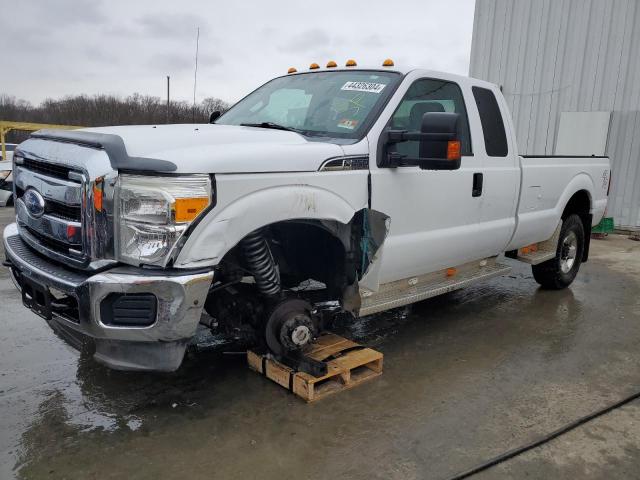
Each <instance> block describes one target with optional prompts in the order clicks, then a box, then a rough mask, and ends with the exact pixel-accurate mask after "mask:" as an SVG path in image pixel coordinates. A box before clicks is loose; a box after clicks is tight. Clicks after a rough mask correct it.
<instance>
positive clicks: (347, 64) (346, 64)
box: [344, 58, 358, 67]
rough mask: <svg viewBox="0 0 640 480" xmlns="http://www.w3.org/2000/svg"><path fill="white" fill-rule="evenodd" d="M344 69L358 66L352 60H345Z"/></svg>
mask: <svg viewBox="0 0 640 480" xmlns="http://www.w3.org/2000/svg"><path fill="white" fill-rule="evenodd" d="M344 65H345V67H357V66H358V64H357V63H356V61H355V60H353V59H352V58H350V59H349V60H347V63H345V64H344Z"/></svg>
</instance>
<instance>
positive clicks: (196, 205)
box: [175, 197, 209, 222]
mask: <svg viewBox="0 0 640 480" xmlns="http://www.w3.org/2000/svg"><path fill="white" fill-rule="evenodd" d="M208 205H209V199H208V198H206V197H194V198H177V199H176V203H175V214H176V222H190V221H191V220H194V219H195V218H196V217H197V216H198V215H199V214H200V212H202V211H203V210H204V209H205V208H207V206H208Z"/></svg>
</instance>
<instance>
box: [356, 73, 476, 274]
mask: <svg viewBox="0 0 640 480" xmlns="http://www.w3.org/2000/svg"><path fill="white" fill-rule="evenodd" d="M437 111H439V112H455V113H458V114H460V124H461V132H460V141H461V153H462V160H461V167H460V169H458V170H437V171H436V170H422V169H420V168H419V167H416V166H402V167H397V168H380V167H378V166H377V165H376V164H374V162H371V163H372V165H371V167H370V168H371V208H372V209H374V210H377V211H380V212H383V213H384V214H386V215H388V216H389V217H390V226H389V232H388V236H387V238H386V240H385V243H384V246H383V251H382V252H381V255H380V259H381V264H380V265H379V266H378V268H377V269H376V270H377V278H376V279H375V280H377V282H371V279H369V280H368V281H367V282H366V283H367V284H368V285H369V286H373V285H374V283H379V284H383V283H387V282H392V281H395V280H400V279H406V278H411V277H414V276H418V275H421V274H425V273H429V272H433V271H436V270H440V269H444V268H448V267H453V266H457V265H461V264H463V263H465V262H468V261H471V260H474V259H475V258H474V257H475V256H477V255H476V254H477V252H475V251H474V248H473V247H474V227H473V225H474V224H475V223H476V222H478V221H479V219H480V216H479V205H480V204H479V202H478V199H477V198H475V197H474V196H472V186H473V179H474V174H476V173H479V172H481V171H482V165H481V163H480V162H479V161H478V159H477V158H475V157H474V156H473V154H472V151H471V138H470V134H469V121H468V117H467V109H466V107H465V99H464V96H463V93H462V90H461V89H460V87H459V85H457V84H456V83H455V82H453V81H446V80H441V79H432V78H418V79H416V80H414V81H413V83H411V85H410V86H409V88H408V89H407V90H406V93H405V94H404V96H403V97H402V100H401V101H400V102H399V104H398V106H397V108H396V109H395V111H394V112H393V114H392V115H391V118H390V120H389V121H388V122H387V124H386V126H385V128H391V129H402V130H409V131H418V130H420V123H421V120H422V116H423V115H424V113H426V112H437ZM372 137H375V138H376V139H377V138H378V137H379V135H376V134H374V135H372ZM370 147H371V150H374V149H375V148H376V147H375V144H370ZM395 148H396V149H397V150H396V151H397V152H398V153H401V154H406V155H408V156H418V150H419V145H418V142H403V143H401V144H398V145H397V146H396V147H395ZM378 151H380V149H378ZM375 163H377V164H380V161H379V159H377V161H376V162H375Z"/></svg>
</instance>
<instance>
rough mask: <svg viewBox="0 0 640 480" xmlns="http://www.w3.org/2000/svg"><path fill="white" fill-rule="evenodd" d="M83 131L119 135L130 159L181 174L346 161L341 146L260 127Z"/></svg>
mask: <svg viewBox="0 0 640 480" xmlns="http://www.w3.org/2000/svg"><path fill="white" fill-rule="evenodd" d="M80 131H85V132H94V133H106V134H112V135H118V136H119V137H121V138H122V140H123V141H124V144H125V147H126V150H127V153H128V155H129V156H130V157H143V158H154V159H158V160H166V161H169V162H171V163H173V164H175V165H176V166H177V167H178V168H177V170H176V172H177V173H257V172H309V171H316V170H318V168H319V167H320V165H322V163H323V162H324V161H325V160H327V159H328V158H332V157H339V156H342V155H343V150H342V148H341V147H340V146H339V145H336V144H333V143H328V142H318V141H309V140H307V139H306V138H305V137H304V136H302V135H300V134H298V133H295V132H287V131H284V130H273V129H266V128H259V127H239V126H234V125H211V124H195V125H191V124H179V125H134V126H121V127H100V128H86V129H82V130H80Z"/></svg>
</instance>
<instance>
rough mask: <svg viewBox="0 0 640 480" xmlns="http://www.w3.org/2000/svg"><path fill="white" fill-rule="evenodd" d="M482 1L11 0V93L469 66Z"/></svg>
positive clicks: (216, 84)
mask: <svg viewBox="0 0 640 480" xmlns="http://www.w3.org/2000/svg"><path fill="white" fill-rule="evenodd" d="M473 10H474V0H455V1H451V0H406V1H401V0H385V1H379V0H368V1H364V0H355V1H348V0H338V1H335V0H321V1H314V2H311V1H304V0H299V1H283V0H264V1H260V0H253V1H249V0H233V1H221V2H218V1H214V0H202V1H197V0H172V1H160V0H156V1H153V0H126V1H122V0H48V1H47V0H40V1H37V0H19V1H9V0H3V6H2V7H0V45H2V47H3V48H2V60H3V61H2V70H1V73H0V93H6V94H9V95H15V96H16V97H18V98H23V99H25V100H29V101H31V102H34V103H37V102H39V101H41V100H43V99H44V98H47V97H53V98H58V97H61V96H64V95H74V94H80V93H87V94H95V93H112V94H118V95H125V96H126V95H130V94H132V93H134V92H139V93H142V94H148V95H155V96H161V97H164V96H165V95H166V75H170V76H171V96H172V98H174V99H183V100H191V99H192V95H193V69H194V57H195V43H196V28H197V27H200V53H199V59H198V86H197V94H196V98H197V100H201V99H203V98H205V97H210V96H213V97H218V98H222V99H223V100H227V101H231V102H233V101H236V100H238V99H239V98H241V97H242V96H244V95H245V94H246V93H248V92H249V91H250V90H252V89H254V88H255V87H257V86H259V85H260V84H262V83H264V82H265V81H267V80H269V79H270V78H272V77H274V76H276V75H281V74H283V73H285V72H286V70H287V68H288V67H290V66H295V67H297V68H298V69H302V68H307V67H308V65H309V63H311V62H318V63H321V64H324V63H326V62H327V61H328V60H336V61H337V62H338V63H339V64H340V63H343V62H344V61H345V60H346V59H347V58H354V59H356V60H357V61H358V63H359V64H360V65H363V64H373V65H378V64H380V62H382V60H383V59H384V58H387V57H391V58H392V59H393V60H394V61H395V62H396V64H397V65H409V66H419V67H425V68H431V69H435V70H444V71H449V72H453V73H460V74H467V72H468V65H469V53H470V50H471V33H472V27H473Z"/></svg>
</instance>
